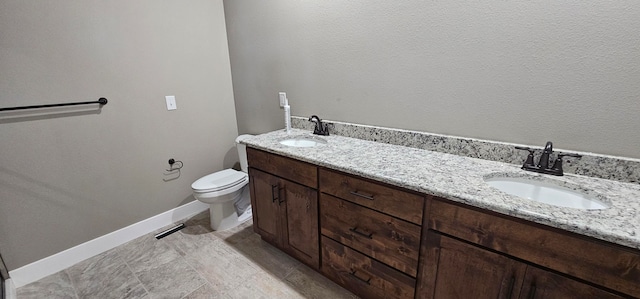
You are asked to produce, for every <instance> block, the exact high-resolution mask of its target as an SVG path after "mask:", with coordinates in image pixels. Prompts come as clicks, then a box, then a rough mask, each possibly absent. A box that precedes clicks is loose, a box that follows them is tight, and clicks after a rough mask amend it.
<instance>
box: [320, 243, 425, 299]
mask: <svg viewBox="0 0 640 299" xmlns="http://www.w3.org/2000/svg"><path fill="white" fill-rule="evenodd" d="M321 243H322V268H321V270H322V273H323V274H324V275H326V276H327V277H329V278H331V279H332V280H333V281H335V282H336V283H338V284H340V285H342V286H343V287H345V288H347V289H349V290H352V291H353V292H354V293H356V294H358V295H359V296H361V297H363V298H413V296H414V293H415V284H416V281H415V279H414V278H412V277H410V276H408V275H406V274H403V273H402V272H399V271H397V270H395V269H393V268H390V267H389V266H386V265H385V264H383V263H380V262H378V261H375V260H373V259H371V258H369V257H367V256H365V255H363V254H361V253H359V252H357V251H355V250H353V249H350V248H349V247H347V246H344V245H342V244H340V243H338V242H336V241H333V240H331V239H329V238H327V237H324V236H323V237H322V239H321Z"/></svg>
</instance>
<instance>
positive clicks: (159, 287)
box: [138, 258, 206, 299]
mask: <svg viewBox="0 0 640 299" xmlns="http://www.w3.org/2000/svg"><path fill="white" fill-rule="evenodd" d="M138 278H139V279H140V282H142V284H143V285H144V286H145V288H146V289H147V291H148V292H149V295H151V298H167V299H172V298H182V297H183V296H185V295H187V294H190V293H192V292H193V291H195V290H196V289H198V288H200V287H201V286H202V285H204V284H206V281H205V280H204V279H203V278H202V277H201V276H200V274H198V273H197V272H196V271H195V270H194V269H193V268H192V267H191V266H190V265H189V264H187V263H186V262H185V261H184V259H183V258H179V259H176V260H174V261H171V262H169V263H166V264H163V265H160V266H159V267H156V268H154V269H153V270H151V271H145V272H141V273H138Z"/></svg>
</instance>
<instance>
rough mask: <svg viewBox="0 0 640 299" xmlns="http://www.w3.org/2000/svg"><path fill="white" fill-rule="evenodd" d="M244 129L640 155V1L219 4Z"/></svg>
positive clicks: (241, 0) (283, 0)
mask: <svg viewBox="0 0 640 299" xmlns="http://www.w3.org/2000/svg"><path fill="white" fill-rule="evenodd" d="M225 15H226V21H227V31H228V38H229V48H230V54H231V68H232V73H233V84H234V94H235V100H236V111H237V117H238V128H239V130H240V132H251V133H260V132H266V131H270V130H274V129H277V128H282V127H283V126H284V125H283V121H282V115H283V112H282V110H280V109H279V107H278V105H277V104H276V103H277V92H278V91H280V90H283V91H287V93H288V95H289V99H290V102H291V110H292V113H293V114H294V115H300V116H309V115H311V114H318V115H319V116H321V117H322V118H326V119H331V120H338V121H347V122H354V123H361V124H370V125H379V126H387V127H394V128H404V129H411V130H420V131H427V132H432V133H442V134H451V135H457V136H464V137H476V138H482V139H490V140H497V141H506V142H515V143H524V144H531V145H537V146H542V145H544V143H545V141H547V140H552V141H554V142H555V145H556V147H559V148H562V149H569V150H570V149H573V150H581V151H592V152H597V153H602V154H611V155H621V156H627V157H634V158H640V151H638V148H639V147H640V130H639V127H640V121H639V120H638V119H639V118H638V116H639V115H640V31H639V30H640V2H639V1H635V0H629V1H555V2H554V1H419V0H407V1H382V0H376V1H370V0H354V1H337V0H329V1H290V0H274V1H251V0H229V1H225Z"/></svg>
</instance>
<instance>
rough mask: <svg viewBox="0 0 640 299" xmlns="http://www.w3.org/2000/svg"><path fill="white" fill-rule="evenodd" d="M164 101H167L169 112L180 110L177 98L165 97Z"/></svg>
mask: <svg viewBox="0 0 640 299" xmlns="http://www.w3.org/2000/svg"><path fill="white" fill-rule="evenodd" d="M164 99H165V100H166V101H167V110H176V109H178V106H176V96H165V97H164Z"/></svg>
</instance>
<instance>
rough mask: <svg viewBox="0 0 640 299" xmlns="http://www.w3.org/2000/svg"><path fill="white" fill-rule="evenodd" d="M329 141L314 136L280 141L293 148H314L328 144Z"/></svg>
mask: <svg viewBox="0 0 640 299" xmlns="http://www.w3.org/2000/svg"><path fill="white" fill-rule="evenodd" d="M326 143H327V141H326V140H324V139H322V138H319V137H314V136H297V137H291V138H287V139H284V140H281V141H280V144H282V145H286V146H293V147H312V146H317V145H320V144H326Z"/></svg>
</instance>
